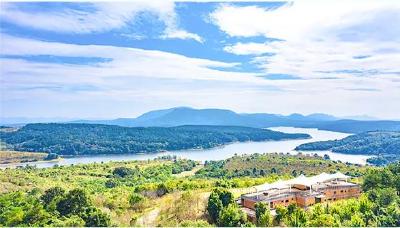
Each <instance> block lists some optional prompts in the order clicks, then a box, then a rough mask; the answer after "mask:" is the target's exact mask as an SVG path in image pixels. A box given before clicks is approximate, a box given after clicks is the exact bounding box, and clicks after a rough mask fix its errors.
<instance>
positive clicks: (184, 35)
mask: <svg viewBox="0 0 400 228" xmlns="http://www.w3.org/2000/svg"><path fill="white" fill-rule="evenodd" d="M161 38H163V39H182V40H186V39H193V40H196V41H197V42H199V43H203V42H204V39H203V38H201V37H200V36H199V35H197V34H194V33H190V32H187V31H185V30H177V29H173V30H170V29H168V30H167V31H165V33H164V35H162V36H161Z"/></svg>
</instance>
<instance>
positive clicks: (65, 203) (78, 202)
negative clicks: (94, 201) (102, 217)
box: [57, 189, 90, 216]
mask: <svg viewBox="0 0 400 228" xmlns="http://www.w3.org/2000/svg"><path fill="white" fill-rule="evenodd" d="M89 206H90V200H89V197H88V196H87V194H86V192H85V191H84V190H82V189H73V190H71V191H69V192H68V194H67V195H66V196H65V197H64V198H63V199H61V200H60V201H59V202H58V204H57V211H59V212H60V214H61V215H64V216H66V215H78V214H80V213H81V212H82V211H84V210H85V208H87V207H89Z"/></svg>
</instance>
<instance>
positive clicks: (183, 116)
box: [73, 107, 400, 133]
mask: <svg viewBox="0 0 400 228" xmlns="http://www.w3.org/2000/svg"><path fill="white" fill-rule="evenodd" d="M73 122H74V123H92V124H108V125H119V126H127V127H172V126H181V125H223V126H246V127H256V128H268V127H279V126H287V127H305V128H318V129H321V130H329V131H337V132H345V133H360V132H364V131H376V130H381V131H400V121H378V120H376V121H359V120H341V119H340V118H337V117H334V116H331V115H327V114H322V113H315V114H310V115H306V116H304V115H301V114H297V113H295V114H291V115H287V116H284V115H277V114H268V113H236V112H233V111H231V110H225V109H193V108H187V107H178V108H171V109H163V110H155V111H150V112H147V113H145V114H143V115H141V116H139V117H137V118H119V119H114V120H97V121H96V120H78V121H73Z"/></svg>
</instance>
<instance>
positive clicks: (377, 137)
mask: <svg viewBox="0 0 400 228" xmlns="http://www.w3.org/2000/svg"><path fill="white" fill-rule="evenodd" d="M296 150H298V151H316V150H330V151H332V152H337V153H344V154H364V155H373V156H374V157H372V158H369V159H368V160H367V161H368V162H369V163H371V164H374V165H386V164H388V163H390V162H393V161H396V160H400V132H399V131H370V132H363V133H360V134H355V135H351V136H348V137H346V138H344V139H340V140H329V141H320V142H311V143H305V144H302V145H299V146H297V147H296Z"/></svg>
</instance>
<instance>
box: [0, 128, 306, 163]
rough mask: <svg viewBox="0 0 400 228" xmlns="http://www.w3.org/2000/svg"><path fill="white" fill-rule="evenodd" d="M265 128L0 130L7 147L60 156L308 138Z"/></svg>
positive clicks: (206, 146)
mask: <svg viewBox="0 0 400 228" xmlns="http://www.w3.org/2000/svg"><path fill="white" fill-rule="evenodd" d="M308 137H310V136H309V135H307V134H287V133H282V132H276V131H271V130H266V129H258V128H249V127H233V126H179V127H167V128H163V127H148V128H147V127H135V128H131V127H120V126H112V125H99V124H55V123H52V124H28V125H26V126H24V127H22V128H20V129H19V130H17V131H11V132H0V138H1V140H2V141H4V142H5V143H6V145H7V147H8V149H10V150H15V151H28V152H48V153H56V154H60V155H89V154H120V153H149V152H158V151H163V150H182V149H202V148H212V147H216V146H220V145H224V144H227V143H231V142H237V141H240V142H244V141H264V140H284V139H297V138H308Z"/></svg>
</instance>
